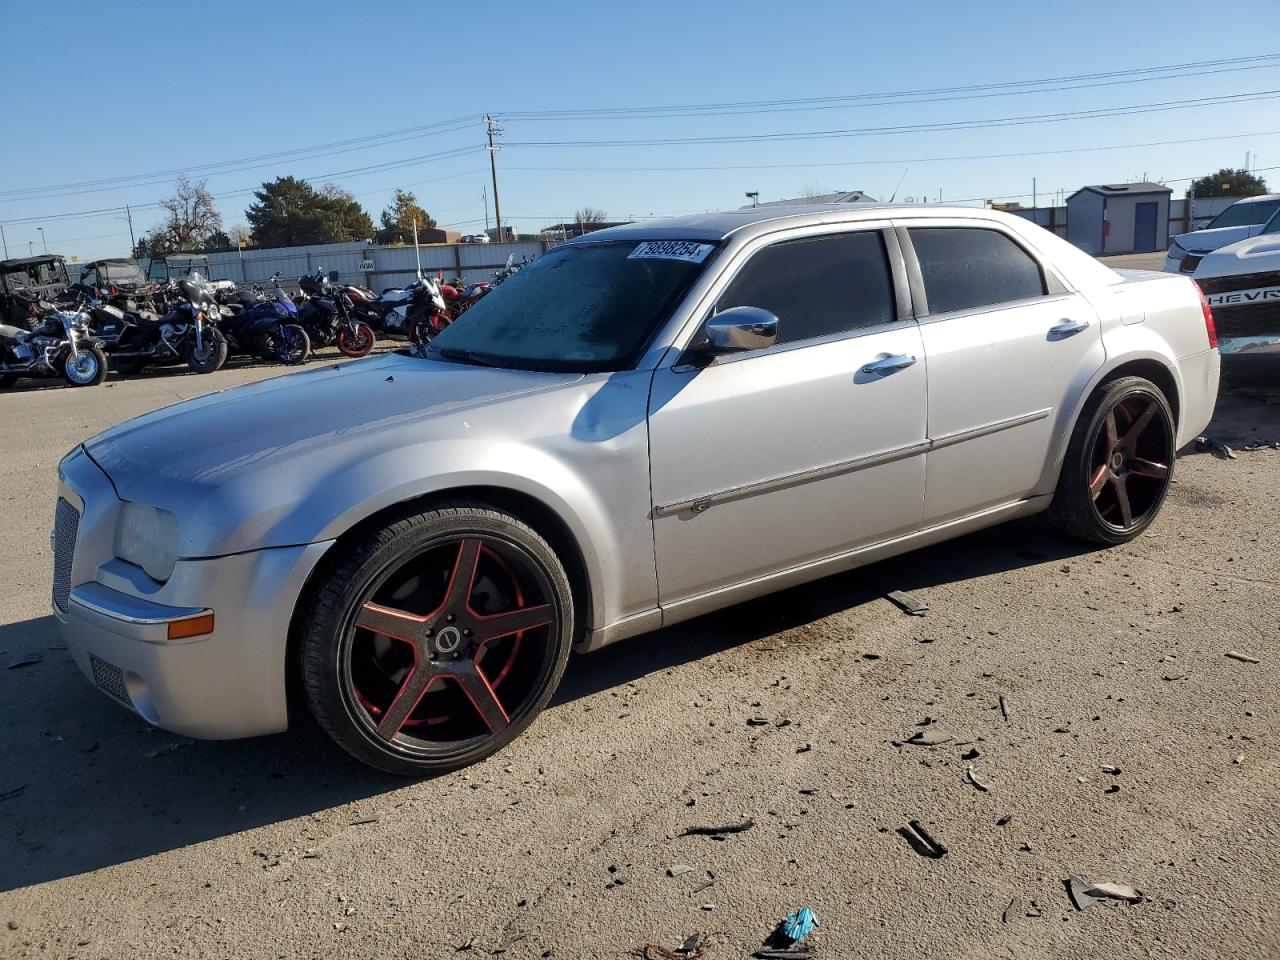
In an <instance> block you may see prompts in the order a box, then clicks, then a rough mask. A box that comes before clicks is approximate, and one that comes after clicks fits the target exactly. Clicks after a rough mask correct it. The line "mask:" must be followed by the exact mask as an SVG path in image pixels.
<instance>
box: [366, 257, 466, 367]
mask: <svg viewBox="0 0 1280 960" xmlns="http://www.w3.org/2000/svg"><path fill="white" fill-rule="evenodd" d="M352 302H353V308H354V309H355V310H357V311H362V315H363V316H365V317H366V318H367V320H368V322H369V323H370V325H371V326H373V327H374V329H376V330H378V332H379V333H382V334H384V335H386V336H387V337H388V338H390V339H392V340H400V341H406V340H407V341H408V342H409V344H410V347H409V352H410V353H412V354H414V355H415V356H416V355H420V354H422V353H423V351H424V350H425V349H426V345H427V344H428V343H429V342H430V341H431V339H432V338H433V337H434V336H435V335H436V334H437V333H439V332H440V331H441V330H443V329H444V328H445V327H447V326H448V325H449V324H450V323H451V322H453V317H452V315H451V314H450V312H449V307H448V305H447V304H446V303H445V300H444V295H443V293H441V290H440V284H439V283H438V282H437V281H436V280H434V279H432V278H431V277H425V276H420V277H419V278H418V279H417V280H415V281H414V282H413V283H411V284H409V286H407V287H403V288H400V287H397V288H393V289H390V290H384V291H383V292H382V296H380V297H376V298H374V299H373V300H372V301H365V300H361V301H360V302H356V299H355V298H354V297H353V298H352Z"/></svg>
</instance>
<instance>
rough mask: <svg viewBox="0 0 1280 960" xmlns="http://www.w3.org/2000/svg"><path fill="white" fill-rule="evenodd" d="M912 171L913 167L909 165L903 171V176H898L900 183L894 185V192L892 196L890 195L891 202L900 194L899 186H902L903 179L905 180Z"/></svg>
mask: <svg viewBox="0 0 1280 960" xmlns="http://www.w3.org/2000/svg"><path fill="white" fill-rule="evenodd" d="M910 172H911V168H910V167H907V169H905V170H903V171H902V176H900V177H899V178H898V185H897V186H896V187H894V188H893V194H892V196H890V197H889V202H890V203H893V201H894V198H895V197H897V196H898V188H899V187H901V186H902V181H903V180H905V179H907V174H908V173H910Z"/></svg>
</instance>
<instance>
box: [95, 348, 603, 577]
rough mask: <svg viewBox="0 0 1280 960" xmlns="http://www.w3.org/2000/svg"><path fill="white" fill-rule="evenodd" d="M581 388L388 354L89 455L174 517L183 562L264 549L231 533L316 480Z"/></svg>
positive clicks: (177, 420) (131, 424)
mask: <svg viewBox="0 0 1280 960" xmlns="http://www.w3.org/2000/svg"><path fill="white" fill-rule="evenodd" d="M580 379H581V375H579V374H557V373H537V372H532V371H523V370H502V369H496V368H489V367H477V366H471V365H465V364H457V363H446V362H442V361H433V360H424V359H418V358H413V357H408V356H404V355H401V354H387V355H386V356H383V357H378V358H370V359H366V360H356V361H351V362H347V363H340V364H337V365H334V366H326V367H316V368H313V369H310V370H306V371H303V372H300V373H296V374H293V375H291V376H283V377H277V378H274V379H271V380H264V381H262V382H260V383H255V384H250V385H247V386H242V387H234V388H232V389H230V390H223V391H221V392H218V393H212V394H209V395H207V396H204V397H200V398H197V399H194V400H187V401H185V402H183V403H178V404H175V405H173V406H170V407H165V408H163V409H161V410H157V411H154V412H152V413H149V414H146V415H145V416H141V417H138V418H137V419H135V420H130V421H127V422H125V423H122V424H120V425H119V426H116V427H113V428H112V429H110V430H107V431H106V432H104V433H101V434H99V435H98V436H96V437H94V438H92V439H91V440H88V441H86V442H85V445H84V447H85V450H86V452H87V453H88V454H89V456H90V457H92V459H93V460H94V462H95V463H97V464H98V466H99V467H101V468H102V470H103V472H104V473H106V474H107V476H108V477H109V478H110V479H111V482H112V483H113V484H114V486H115V488H116V492H117V494H118V495H119V496H120V498H121V499H123V500H133V501H138V502H141V503H148V504H152V505H154V506H158V507H163V508H165V509H167V510H172V511H173V512H174V513H176V514H177V515H178V517H179V518H180V528H181V537H182V544H181V548H180V555H181V556H184V557H198V556H215V555H218V554H219V553H224V552H235V551H238V550H242V549H249V548H251V547H252V546H254V545H260V544H254V543H253V536H254V532H253V531H243V530H237V526H238V524H240V523H241V522H242V521H243V520H244V519H246V518H247V517H249V516H256V517H257V521H258V523H257V525H260V524H263V523H269V522H270V519H271V515H272V514H273V513H276V514H283V513H284V512H286V511H287V510H288V509H290V508H291V507H292V506H293V505H294V504H295V503H296V501H297V500H298V498H299V496H300V494H301V491H302V489H303V488H305V487H306V486H308V485H309V484H312V483H314V482H316V481H317V478H323V477H326V476H332V475H335V474H336V473H338V472H340V471H341V469H343V467H344V466H345V465H347V464H350V463H352V462H360V461H362V460H363V461H368V460H373V459H375V458H376V457H378V456H379V455H380V454H382V453H384V452H385V451H387V450H388V449H391V448H395V447H405V446H412V445H415V444H422V443H425V442H427V441H429V440H431V439H433V438H434V437H435V436H438V435H440V434H441V433H442V432H449V431H452V430H453V427H454V426H457V427H458V429H462V428H463V427H465V420H466V418H465V416H461V417H458V416H450V415H458V414H464V413H465V411H468V410H473V409H475V408H477V407H480V406H487V405H492V404H500V403H504V402H507V401H509V400H511V399H512V398H515V397H520V396H524V395H527V394H529V393H533V392H538V391H543V390H548V389H553V388H555V387H557V386H560V385H564V384H568V383H573V382H575V381H577V380H580ZM450 424H452V425H453V426H450Z"/></svg>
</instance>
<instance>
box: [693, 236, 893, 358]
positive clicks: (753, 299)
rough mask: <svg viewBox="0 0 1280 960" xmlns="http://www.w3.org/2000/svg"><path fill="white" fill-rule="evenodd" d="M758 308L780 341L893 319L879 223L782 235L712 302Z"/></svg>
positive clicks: (719, 305)
mask: <svg viewBox="0 0 1280 960" xmlns="http://www.w3.org/2000/svg"><path fill="white" fill-rule="evenodd" d="M743 306H746V307H762V308H763V309H765V310H768V311H769V312H770V313H772V314H774V315H775V316H776V317H777V318H778V342H779V343H794V342H796V341H799V340H812V339H813V338H815V337H825V336H829V335H831V334H838V333H847V332H849V331H851V330H856V329H858V328H859V327H872V326H876V325H877V324H881V323H888V322H890V321H891V320H893V319H894V298H893V284H892V281H891V280H890V277H889V261H888V258H887V257H886V256H885V249H884V238H883V237H882V236H881V233H880V231H879V230H864V231H861V232H857V233H841V234H833V235H831V236H826V237H807V238H805V239H802V240H784V241H781V242H779V243H775V244H773V245H772V246H768V247H765V248H764V249H763V250H761V251H759V252H758V253H756V254H755V255H754V256H752V257H751V259H750V260H748V261H747V264H746V266H744V267H743V268H742V269H741V270H740V271H739V272H738V275H737V276H736V277H734V278H733V281H732V282H731V283H730V284H729V287H728V289H727V290H725V292H724V294H723V295H722V296H721V297H720V300H719V302H718V303H717V304H716V309H717V310H727V309H728V308H729V307H743Z"/></svg>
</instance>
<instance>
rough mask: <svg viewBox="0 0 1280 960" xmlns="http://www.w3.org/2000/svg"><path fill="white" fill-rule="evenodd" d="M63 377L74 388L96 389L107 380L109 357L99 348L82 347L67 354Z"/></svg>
mask: <svg viewBox="0 0 1280 960" xmlns="http://www.w3.org/2000/svg"><path fill="white" fill-rule="evenodd" d="M62 376H63V377H64V378H65V379H66V381H67V383H69V384H71V385H72V386H73V387H96V386H97V385H98V384H100V383H102V381H103V380H105V379H107V355H106V354H105V353H103V352H102V348H101V347H98V346H88V347H81V348H80V349H79V350H78V351H77V352H75V353H69V354H67V359H66V360H65V361H64V362H63V364H62Z"/></svg>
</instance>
